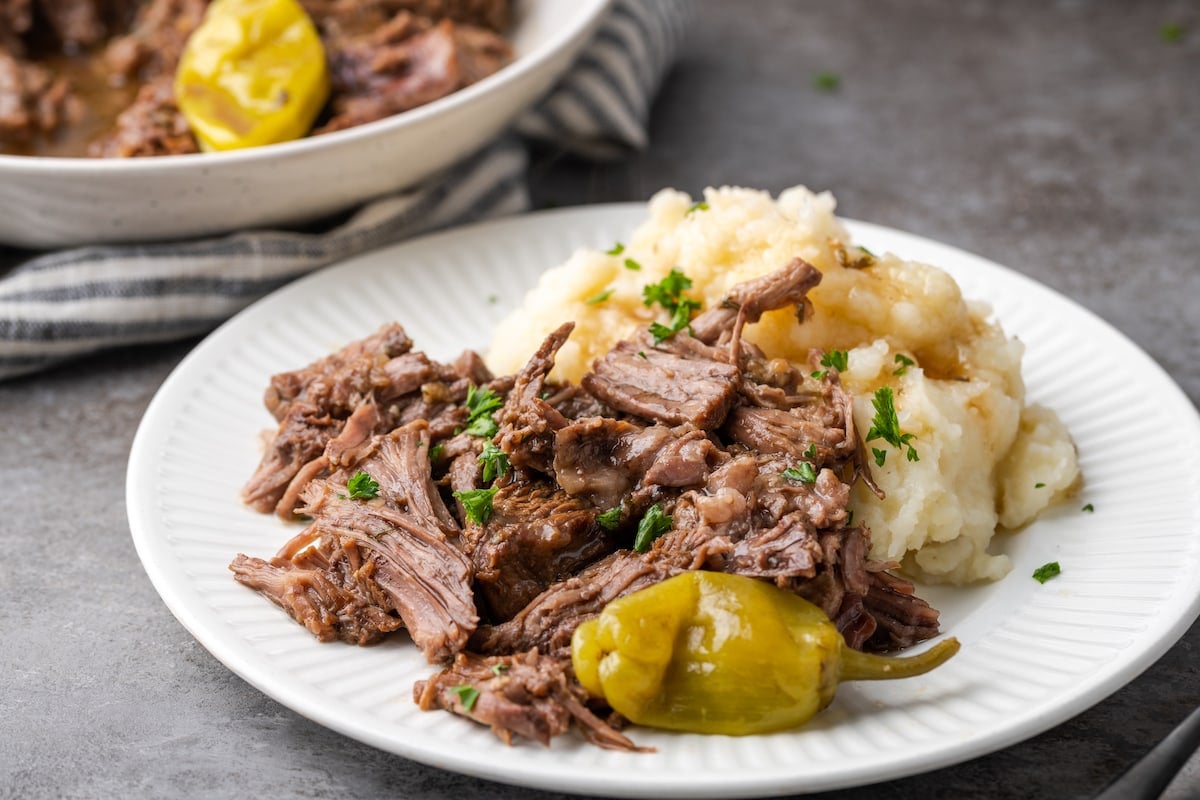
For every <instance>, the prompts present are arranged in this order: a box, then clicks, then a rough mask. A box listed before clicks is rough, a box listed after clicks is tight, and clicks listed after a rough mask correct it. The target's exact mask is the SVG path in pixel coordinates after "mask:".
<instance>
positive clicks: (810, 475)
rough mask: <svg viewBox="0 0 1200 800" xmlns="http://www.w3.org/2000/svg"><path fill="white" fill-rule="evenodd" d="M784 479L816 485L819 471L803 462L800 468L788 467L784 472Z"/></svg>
mask: <svg viewBox="0 0 1200 800" xmlns="http://www.w3.org/2000/svg"><path fill="white" fill-rule="evenodd" d="M783 477H785V478H787V479H788V480H789V481H793V482H799V483H816V482H817V471H816V470H815V469H813V465H812V464H810V463H808V462H807V461H801V462H800V466H798V467H788V468H787V469H785V470H784V471H783Z"/></svg>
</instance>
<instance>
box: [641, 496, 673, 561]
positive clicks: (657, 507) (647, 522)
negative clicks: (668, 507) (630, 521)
mask: <svg viewBox="0 0 1200 800" xmlns="http://www.w3.org/2000/svg"><path fill="white" fill-rule="evenodd" d="M671 522H672V519H671V516H670V515H669V514H664V513H663V507H662V504H661V503H655V504H654V505H652V506H650V508H648V509H647V510H646V514H645V515H644V516H643V517H642V520H641V522H639V523H638V528H637V536H635V537H634V539H633V549H634V550H636V551H638V552H639V553H645V552H646V551H647V550H649V549H650V545H652V544H653V543H654V540H655V539H657V538H658V537H660V536H662V535H663V534H664V533H666V532H667V531H669V530H671Z"/></svg>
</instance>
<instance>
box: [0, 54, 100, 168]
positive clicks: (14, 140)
mask: <svg viewBox="0 0 1200 800" xmlns="http://www.w3.org/2000/svg"><path fill="white" fill-rule="evenodd" d="M82 115H83V106H82V104H81V103H80V101H79V98H78V97H76V96H75V94H74V93H73V92H72V91H71V87H70V85H69V84H68V83H67V81H66V79H64V78H56V77H55V76H54V75H53V74H52V73H51V72H50V71H49V70H48V69H46V68H45V67H42V66H40V65H38V64H35V63H32V62H29V61H22V60H20V59H18V58H15V57H13V56H11V55H9V54H8V53H6V52H4V48H3V40H2V39H0V148H3V147H4V145H5V144H6V143H9V144H14V145H15V144H25V143H27V142H29V141H30V140H32V139H33V138H35V137H37V136H45V135H49V134H52V133H54V132H55V131H57V130H58V129H59V128H60V127H62V126H64V125H70V124H72V123H73V122H76V121H78V120H79V118H80V117H82Z"/></svg>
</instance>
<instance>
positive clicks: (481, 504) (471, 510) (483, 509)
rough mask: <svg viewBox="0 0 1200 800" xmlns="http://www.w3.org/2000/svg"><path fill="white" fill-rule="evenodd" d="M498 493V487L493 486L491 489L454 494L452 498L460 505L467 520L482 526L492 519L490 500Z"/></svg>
mask: <svg viewBox="0 0 1200 800" xmlns="http://www.w3.org/2000/svg"><path fill="white" fill-rule="evenodd" d="M498 491H500V489H499V487H496V486H493V487H492V488H491V489H471V490H470V491H466V492H455V493H454V497H455V498H456V499H457V500H458V501H459V502H460V503H462V505H463V511H465V512H466V513H467V519H468V520H470V521H471V522H474V523H475V524H476V525H482V524H484V523H485V522H487V521H488V520H489V519H491V518H492V498H494V497H495V496H496V492H498Z"/></svg>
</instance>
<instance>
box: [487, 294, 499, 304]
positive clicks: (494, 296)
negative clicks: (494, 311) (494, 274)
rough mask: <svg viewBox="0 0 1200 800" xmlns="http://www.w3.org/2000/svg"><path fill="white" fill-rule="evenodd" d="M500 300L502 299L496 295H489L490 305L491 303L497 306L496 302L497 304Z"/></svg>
mask: <svg viewBox="0 0 1200 800" xmlns="http://www.w3.org/2000/svg"><path fill="white" fill-rule="evenodd" d="M499 299H500V298H499V297H497V296H496V295H494V294H489V295H488V302H489V303H491V304H492V305H496V302H497V301H498V300H499Z"/></svg>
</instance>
